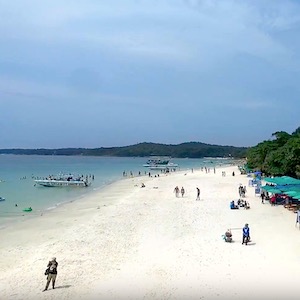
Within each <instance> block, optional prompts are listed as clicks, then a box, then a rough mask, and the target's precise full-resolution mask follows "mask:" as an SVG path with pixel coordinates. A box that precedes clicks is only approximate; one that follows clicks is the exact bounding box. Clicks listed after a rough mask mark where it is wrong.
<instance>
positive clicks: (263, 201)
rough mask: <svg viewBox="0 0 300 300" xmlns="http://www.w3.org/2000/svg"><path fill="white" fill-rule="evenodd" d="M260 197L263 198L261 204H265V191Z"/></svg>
mask: <svg viewBox="0 0 300 300" xmlns="http://www.w3.org/2000/svg"><path fill="white" fill-rule="evenodd" d="M260 197H261V203H262V204H264V203H265V192H264V191H261V193H260Z"/></svg>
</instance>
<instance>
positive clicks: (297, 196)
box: [292, 192, 300, 200]
mask: <svg viewBox="0 0 300 300" xmlns="http://www.w3.org/2000/svg"><path fill="white" fill-rule="evenodd" d="M292 197H293V198H294V199H297V200H300V193H299V192H298V193H297V194H295V195H293V196H292Z"/></svg>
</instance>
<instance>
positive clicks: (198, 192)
mask: <svg viewBox="0 0 300 300" xmlns="http://www.w3.org/2000/svg"><path fill="white" fill-rule="evenodd" d="M196 189H197V198H196V200H200V189H199V188H198V187H197V188H196Z"/></svg>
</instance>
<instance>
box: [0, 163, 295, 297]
mask: <svg viewBox="0 0 300 300" xmlns="http://www.w3.org/2000/svg"><path fill="white" fill-rule="evenodd" d="M225 169H226V172H227V176H226V177H222V176H221V171H222V170H225ZM232 170H234V171H235V173H236V176H231V172H232ZM141 182H144V183H145V188H140V184H141ZM239 183H242V184H243V185H246V186H247V184H248V178H247V177H246V176H245V175H240V174H239V172H238V168H237V166H228V167H224V166H222V167H220V168H216V174H213V172H212V173H210V174H205V172H201V171H199V170H197V171H194V172H193V173H192V172H191V171H182V172H181V171H178V172H174V173H171V174H170V175H165V176H159V177H156V178H155V177H150V178H149V177H144V176H143V177H135V178H126V179H124V180H121V181H117V182H116V183H114V184H111V185H109V186H106V187H105V188H103V189H101V190H100V191H98V192H97V193H95V194H93V196H87V197H84V199H80V200H79V201H74V202H73V203H70V205H68V204H66V205H64V206H63V207H59V208H58V209H56V210H53V211H51V212H50V213H47V214H44V215H43V216H41V217H39V218H34V219H31V220H28V221H26V222H23V224H16V225H14V226H12V227H10V228H9V229H10V230H6V231H5V230H2V231H1V234H2V235H3V236H2V237H1V245H0V254H1V256H2V260H1V262H0V267H1V269H2V272H1V273H0V298H1V299H5V300H6V299H53V297H55V298H57V299H70V298H71V299H74V300H75V299H79V298H80V299H99V298H101V297H102V298H103V299H141V298H144V299H165V298H168V299H199V298H201V297H202V298H203V299H215V298H216V297H217V296H218V295H219V297H221V298H224V297H225V296H226V297H227V298H229V297H230V298H232V299H239V298H240V297H243V298H244V299H253V297H254V298H255V297H261V296H265V299H271V297H275V296H278V297H279V296H280V295H284V294H285V296H286V295H289V298H290V299H293V295H295V297H296V295H297V293H296V291H297V289H296V287H297V284H296V282H297V276H296V275H297V264H296V262H298V261H299V259H298V251H297V250H298V249H299V246H300V241H299V234H300V232H299V230H298V228H297V229H295V228H294V223H295V218H294V215H293V214H291V213H290V212H289V211H286V210H285V209H284V208H282V207H275V208H274V207H271V206H270V205H268V204H264V205H262V204H261V203H260V199H259V197H255V196H254V188H250V187H249V188H248V186H247V188H248V192H247V196H246V200H247V201H249V202H250V205H251V209H250V210H243V209H240V210H237V211H232V210H230V209H229V202H230V200H233V199H235V200H236V199H238V185H239ZM136 185H138V186H136ZM176 185H178V186H179V188H181V185H183V186H185V188H186V194H185V195H184V197H183V198H181V197H179V198H176V197H175V195H174V193H173V190H174V187H175V186H176ZM197 185H199V187H200V189H201V200H200V201H195V199H196V190H195V188H196V186H197ZM246 222H248V223H249V225H250V228H251V232H252V233H251V237H252V239H253V244H252V245H248V246H242V245H241V244H240V242H241V231H240V229H237V230H233V240H234V243H232V244H229V243H225V242H224V241H222V239H221V235H222V234H224V232H225V230H226V229H227V228H232V229H234V228H241V227H242V226H243V225H244V224H245V223H246ZM274 231H275V232H276V235H274V234H272V233H274ZM297 237H298V238H297ZM287 253H288V255H285V256H284V255H283V254H287ZM52 256H56V257H57V260H58V262H59V268H58V278H57V287H58V288H57V289H56V290H54V291H52V290H49V291H47V292H45V293H41V290H42V289H43V287H44V285H45V277H44V276H43V271H44V269H45V267H46V265H45V264H46V263H47V261H48V260H49V258H51V257H52ZM232 258H234V259H233V260H232ZM28 268H30V272H28V273H27V272H25V274H23V275H22V276H21V278H20V276H19V275H18V274H19V272H20V270H24V269H25V270H26V269H28ZM245 270H247V272H246V273H245ZM283 272H284V273H283ZM283 274H284V276H283V277H284V278H282V275H283ZM273 277H275V278H274V279H273ZM269 278H272V281H269ZM266 279H267V280H268V281H266ZM271 283H272V284H271ZM285 283H286V284H289V286H290V284H291V283H292V288H290V289H289V290H288V291H287V290H286V288H285ZM273 285H274V286H273ZM232 286H235V287H236V288H234V289H232ZM271 286H273V290H269V288H271ZM253 289H254V291H253ZM267 292H268V293H267ZM287 292H288V294H286V293H287ZM250 296H251V297H250Z"/></svg>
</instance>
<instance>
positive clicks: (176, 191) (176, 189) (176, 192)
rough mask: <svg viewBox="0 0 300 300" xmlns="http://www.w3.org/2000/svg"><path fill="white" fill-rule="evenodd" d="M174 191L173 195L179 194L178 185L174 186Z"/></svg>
mask: <svg viewBox="0 0 300 300" xmlns="http://www.w3.org/2000/svg"><path fill="white" fill-rule="evenodd" d="M174 193H175V196H176V197H178V195H179V187H178V186H176V187H175V189H174Z"/></svg>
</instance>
